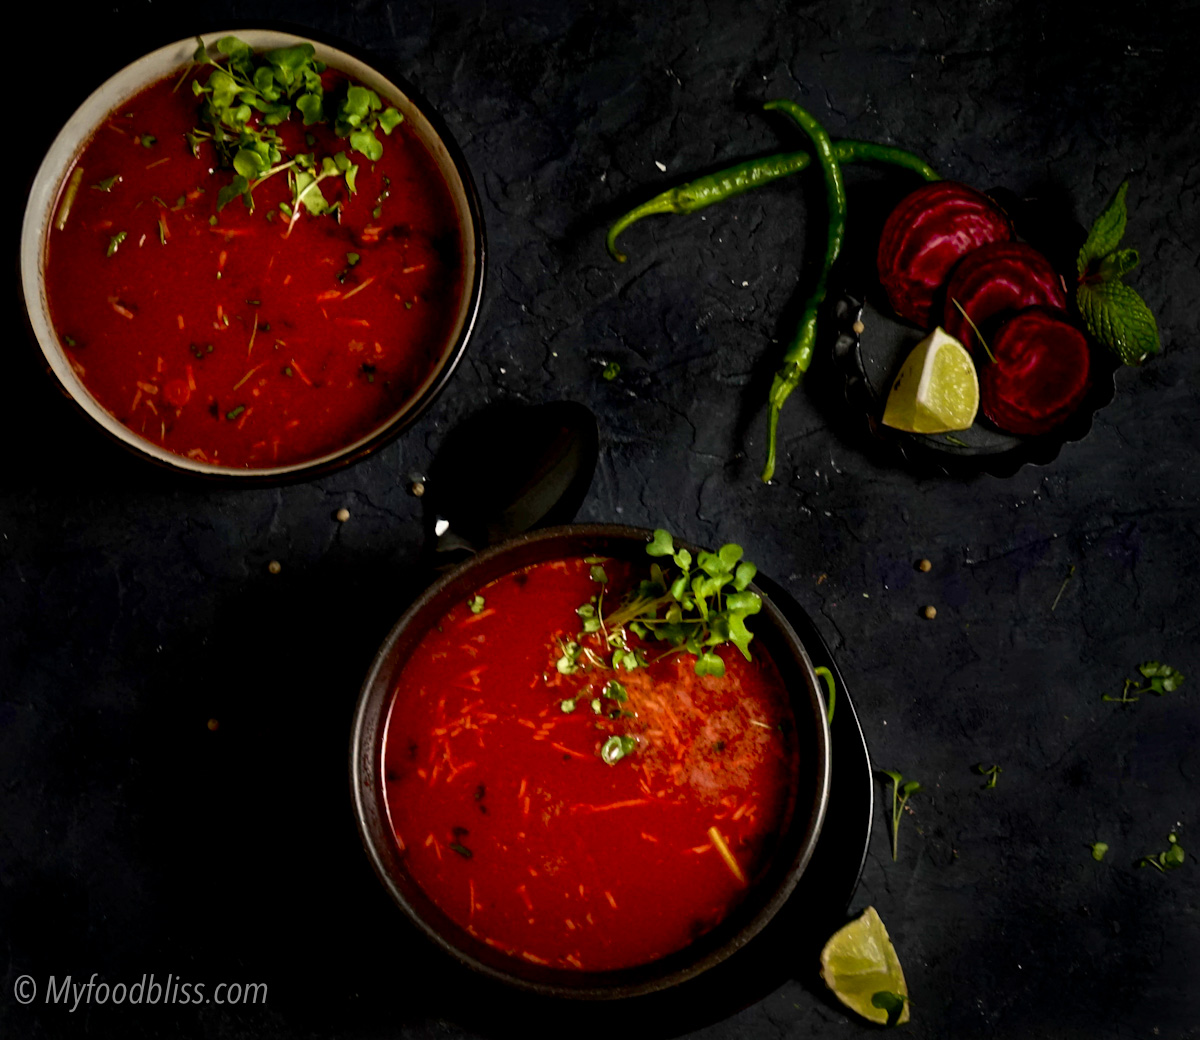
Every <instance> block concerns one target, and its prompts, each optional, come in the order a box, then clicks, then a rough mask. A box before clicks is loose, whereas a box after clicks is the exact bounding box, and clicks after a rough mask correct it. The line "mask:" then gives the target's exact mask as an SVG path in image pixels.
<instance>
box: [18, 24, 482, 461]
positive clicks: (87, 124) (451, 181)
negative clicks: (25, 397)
mask: <svg viewBox="0 0 1200 1040" xmlns="http://www.w3.org/2000/svg"><path fill="white" fill-rule="evenodd" d="M226 35H229V34H228V33H209V34H206V35H205V36H204V40H205V42H207V43H212V42H213V41H215V40H218V39H220V38H221V37H222V36H226ZM235 35H237V36H238V37H239V38H241V39H242V40H245V41H246V42H247V43H248V44H249V45H250V46H251V47H253V48H254V49H255V50H266V49H270V48H273V47H287V46H291V45H293V44H297V43H302V42H311V43H312V44H313V46H314V47H315V48H316V56H317V58H319V59H320V60H321V61H324V62H325V63H326V64H328V65H329V66H330V67H332V68H335V69H339V70H341V71H342V72H345V73H347V74H349V75H350V76H352V77H353V78H354V79H356V80H358V81H359V82H360V83H363V84H365V85H366V86H368V87H370V88H371V89H372V90H374V91H375V92H376V93H378V94H379V96H380V97H381V98H383V99H384V101H385V102H387V103H388V104H390V105H393V106H394V107H396V108H398V109H399V110H400V111H401V112H402V113H403V115H404V119H405V123H406V125H407V126H409V127H410V128H411V129H412V131H413V132H414V133H415V134H416V136H417V137H418V138H419V139H420V141H421V143H422V144H423V145H424V146H425V148H426V149H427V150H428V152H429V154H430V155H431V156H432V158H433V161H434V163H435V165H436V166H437V168H438V170H439V172H440V173H441V175H442V178H443V180H444V181H445V183H446V186H447V187H448V189H449V191H450V195H451V198H452V200H453V203H454V208H455V212H456V214H457V217H458V225H459V233H460V238H461V248H462V256H463V270H462V288H461V291H460V293H459V299H458V301H457V303H456V304H455V307H456V311H455V314H454V321H453V323H452V327H451V331H450V333H449V334H448V336H447V338H446V341H445V343H444V344H443V345H442V349H441V353H440V355H439V357H438V359H437V363H436V365H435V366H434V368H433V369H432V371H430V372H429V373H428V375H427V376H426V378H425V379H424V381H423V382H422V383H421V385H420V386H418V387H417V388H416V389H415V390H414V392H413V393H412V395H411V396H410V397H409V398H408V400H406V401H403V402H401V403H400V404H399V405H398V407H397V408H396V410H395V411H394V412H393V413H392V414H391V415H390V416H388V417H387V418H386V419H385V420H383V421H382V422H381V423H380V424H379V425H378V426H376V427H375V428H374V429H372V430H370V431H368V432H367V433H366V434H364V435H362V436H361V437H359V438H358V439H356V440H354V441H353V442H350V443H346V444H341V445H338V446H337V447H336V448H334V449H332V450H330V451H329V452H327V453H326V454H324V455H321V456H319V457H317V458H312V459H306V460H304V461H301V462H296V463H292V464H290V465H287V466H273V467H255V468H241V467H232V466H220V465H214V464H212V463H207V462H199V461H197V460H195V459H189V458H186V457H184V456H182V455H176V454H175V453H174V452H170V451H167V450H166V449H165V448H163V447H161V446H159V445H157V444H154V443H152V442H151V441H148V440H145V439H144V438H142V437H140V436H138V434H137V433H135V432H134V431H133V430H131V429H130V428H129V427H127V426H125V425H124V424H123V423H120V422H118V421H117V419H116V418H114V417H113V415H111V414H110V413H109V412H108V411H107V410H106V409H105V408H104V407H103V406H102V405H101V404H100V403H99V402H98V401H97V400H96V399H95V398H94V397H93V396H92V394H91V393H90V392H89V391H88V389H87V387H86V386H84V384H83V382H82V380H81V379H80V378H79V376H78V375H77V374H76V372H75V370H74V369H73V368H72V365H71V360H70V358H69V357H68V355H67V353H66V351H65V350H64V349H63V345H62V343H60V342H59V338H58V334H57V333H56V332H55V329H54V325H53V323H52V321H51V319H50V309H49V305H48V303H47V299H46V290H45V281H44V268H45V262H46V245H47V240H48V236H49V233H50V228H51V224H52V219H53V213H54V209H55V206H56V205H57V200H58V195H59V189H60V186H61V185H62V183H63V179H64V178H65V176H66V175H67V172H68V171H69V170H70V169H71V166H72V164H73V163H74V161H75V157H76V156H77V155H78V154H79V152H80V151H81V150H82V149H83V147H84V146H85V145H86V144H87V142H88V140H89V139H90V138H91V136H92V133H93V132H94V131H95V129H96V128H97V127H98V126H99V125H100V124H101V123H102V122H103V121H104V119H105V118H106V117H107V116H108V114H109V113H110V112H112V111H113V109H115V108H117V107H119V106H120V105H122V104H124V103H125V102H126V101H127V100H128V99H129V98H130V97H131V96H133V95H134V94H136V93H137V92H138V91H139V90H141V89H142V88H144V87H147V86H149V85H150V84H152V83H155V82H157V81H158V80H160V79H162V78H163V77H164V76H168V75H171V74H173V73H177V72H178V70H179V69H181V68H183V67H184V66H186V65H187V64H188V63H189V62H190V61H191V58H192V53H193V52H194V51H195V49H196V39H195V38H192V39H188V40H180V41H179V42H177V43H172V44H169V45H168V46H166V47H160V48H159V49H158V50H156V51H152V52H151V53H149V54H147V55H144V56H143V57H141V58H139V59H138V60H137V61H135V62H133V63H132V64H130V65H127V66H125V68H123V69H121V71H120V72H118V73H116V74H115V75H113V76H111V77H110V78H109V79H108V80H106V81H105V82H104V83H103V84H101V85H100V86H99V87H97V88H96V90H95V91H93V92H92V94H91V95H90V96H89V97H88V98H87V100H86V101H84V102H83V104H82V105H80V106H79V108H78V109H77V110H76V111H75V114H74V115H72V116H71V118H70V119H69V120H68V121H67V123H66V125H65V126H64V127H63V128H62V130H61V131H60V132H59V134H58V136H57V137H56V138H55V139H54V143H53V144H52V145H51V146H50V150H49V151H48V152H47V153H46V157H45V159H43V160H42V164H41V166H40V167H39V169H38V172H37V174H36V175H35V177H34V181H33V187H32V190H31V191H30V193H29V199H28V202H27V203H26V206H25V218H24V223H23V224H22V228H21V252H20V269H21V287H22V290H23V292H24V296H25V309H26V314H27V317H28V322H29V326H30V329H31V331H32V334H33V337H34V339H35V340H36V341H37V344H38V346H39V347H40V348H41V353H42V360H43V362H44V364H45V368H46V371H47V372H48V373H49V374H50V376H51V377H52V378H53V379H54V380H55V381H56V382H57V384H58V386H59V388H60V389H61V390H62V392H63V394H64V395H65V396H66V397H68V398H69V399H70V400H71V401H72V403H74V404H75V405H76V406H77V407H78V408H79V410H80V411H81V412H83V414H84V415H86V416H87V417H88V418H89V419H90V420H91V421H92V422H93V424H94V425H95V427H96V428H97V429H98V430H99V431H101V432H103V433H105V434H107V435H108V436H109V437H111V438H112V439H113V440H116V441H117V442H119V443H120V444H122V445H123V446H124V447H126V448H128V449H130V450H131V451H132V452H133V453H134V454H135V455H138V456H140V457H141V458H144V459H148V460H150V461H152V462H156V463H158V464H160V465H162V466H165V467H166V468H168V469H171V470H174V471H176V472H179V473H189V474H194V475H197V476H203V477H210V478H213V477H216V478H220V479H222V480H224V481H226V482H229V483H236V484H241V485H254V484H279V483H286V482H288V481H294V480H300V479H305V478H308V477H312V476H314V475H316V474H318V473H322V472H326V471H328V470H332V469H336V468H338V467H340V466H344V465H346V464H348V463H350V462H353V461H354V460H356V459H360V458H362V457H363V456H364V455H368V454H370V453H371V452H373V451H375V450H377V449H378V448H380V447H382V446H383V445H384V444H387V443H388V442H389V441H391V440H392V439H393V438H395V437H396V436H397V435H398V434H399V433H400V432H401V431H402V430H404V429H405V428H406V427H407V426H409V425H411V424H412V423H413V422H414V421H415V420H416V419H417V417H418V416H419V415H420V414H421V413H422V412H423V411H424V410H425V409H426V408H428V407H429V405H430V404H431V403H432V402H433V400H434V398H435V397H436V396H437V395H438V393H440V391H441V390H442V388H443V387H444V386H445V385H446V383H447V382H448V381H449V379H450V376H451V375H452V373H453V372H454V369H455V367H456V366H457V365H458V362H459V360H460V359H461V357H462V355H463V352H464V351H465V350H466V347H467V340H468V338H469V337H470V335H471V331H472V329H473V328H474V326H475V320H476V317H477V315H478V313H479V304H480V300H481V298H482V296H483V271H484V257H485V247H484V237H483V214H482V210H481V208H480V205H479V196H478V194H477V192H476V190H475V184H474V182H473V181H472V179H471V172H470V170H469V169H468V168H467V163H466V160H465V159H464V158H463V156H462V154H461V152H459V150H458V148H457V146H456V145H455V143H454V141H453V139H452V138H451V137H450V134H449V132H448V131H447V130H446V128H445V127H444V126H443V125H442V123H441V121H440V120H439V119H438V118H437V116H436V115H435V114H434V112H433V110H432V108H431V107H430V105H429V104H428V102H426V101H425V100H424V99H423V98H421V97H420V95H418V94H417V93H416V92H415V91H414V90H413V89H412V88H411V87H410V86H408V85H407V84H405V83H403V82H399V81H394V80H392V79H389V78H387V77H386V76H384V75H383V74H382V73H381V72H379V71H378V70H376V69H375V68H373V67H372V66H371V65H370V64H368V63H367V62H365V61H363V60H362V59H361V58H358V57H356V56H355V55H353V54H351V53H349V52H347V51H345V50H342V49H340V48H338V47H334V46H332V45H330V44H327V43H323V42H321V41H320V40H319V39H310V38H309V37H300V36H296V35H293V34H291V33H287V32H281V31H277V30H273V29H239V30H238V31H237V32H236V33H235Z"/></svg>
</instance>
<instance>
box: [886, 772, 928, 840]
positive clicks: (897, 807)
mask: <svg viewBox="0 0 1200 1040" xmlns="http://www.w3.org/2000/svg"><path fill="white" fill-rule="evenodd" d="M879 772H880V773H882V774H883V775H884V776H886V777H887V778H888V779H889V780H891V781H892V862H893V863H894V862H895V861H896V860H897V858H898V857H899V853H900V844H899V842H900V814H901V813H902V812H904V807H905V805H907V804H908V800H909V798H911V797H912V796H913V795H914V794H916V793H917V792H918V791H919V790H921V785H920V784H919V783H917V781H916V780H908V781H905V779H904V777H903V776H901V775H900V774H899V773H897V772H895V771H894V770H892V769H881V770H879Z"/></svg>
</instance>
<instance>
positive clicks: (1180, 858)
mask: <svg viewBox="0 0 1200 1040" xmlns="http://www.w3.org/2000/svg"><path fill="white" fill-rule="evenodd" d="M1186 862H1187V856H1186V855H1185V853H1184V851H1183V846H1182V845H1180V844H1179V836H1178V835H1177V834H1175V832H1174V831H1172V832H1171V833H1170V834H1168V835H1167V849H1166V851H1165V852H1160V853H1159V854H1158V855H1157V856H1143V857H1142V858H1141V859H1139V860H1138V861H1137V862H1136V863H1135V864H1134V866H1135V867H1153V868H1154V869H1155V870H1157V871H1159V872H1160V873H1166V872H1167V871H1168V870H1174V869H1175V868H1176V867H1182V866H1183V865H1184V863H1186Z"/></svg>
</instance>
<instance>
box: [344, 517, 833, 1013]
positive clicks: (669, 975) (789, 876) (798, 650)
mask: <svg viewBox="0 0 1200 1040" xmlns="http://www.w3.org/2000/svg"><path fill="white" fill-rule="evenodd" d="M652 537H653V532H652V531H651V530H649V529H648V528H641V527H633V526H626V525H621V524H591V523H588V524H568V525H563V526H558V527H549V528H543V529H541V530H537V531H533V532H529V533H526V534H523V535H518V536H517V537H515V538H511V539H508V540H507V541H504V542H501V543H499V544H497V545H495V546H492V547H489V548H487V549H485V550H483V551H482V552H480V553H478V554H476V555H475V556H473V557H471V558H470V559H469V560H467V561H465V562H464V563H462V564H460V565H458V566H457V567H455V568H454V569H453V570H451V571H449V572H448V573H446V574H445V575H443V576H442V577H440V578H438V579H437V580H436V581H434V582H433V583H432V584H431V585H429V586H428V588H426V589H425V590H424V591H423V592H422V593H421V594H420V595H419V596H418V597H417V598H416V599H415V600H414V601H413V602H412V604H411V605H410V606H409V607H408V608H407V609H406V610H405V611H404V613H403V614H402V615H401V617H400V618H399V620H398V621H397V622H396V623H395V624H394V625H393V626H392V628H391V630H390V631H389V632H388V635H387V637H386V638H385V639H384V641H383V643H382V644H381V645H380V648H379V650H378V651H377V652H376V654H375V657H374V659H373V660H372V662H371V665H370V668H369V669H368V671H367V675H366V678H365V679H364V681H363V684H362V687H361V689H360V692H359V698H358V703H357V706H356V708H355V712H354V719H353V724H352V727H351V734H350V749H349V750H350V763H349V765H350V769H349V781H350V793H351V800H352V803H353V809H354V816H355V823H356V826H357V828H358V833H359V837H360V839H361V841H362V844H363V848H364V850H365V851H366V854H367V858H368V859H369V860H370V862H371V866H372V868H373V870H374V871H375V874H376V876H377V877H378V878H379V880H380V882H381V883H382V884H383V886H384V888H385V889H386V890H387V892H388V894H389V896H390V897H391V898H392V901H393V902H394V903H395V904H396V905H397V906H398V907H399V908H400V910H401V911H402V912H403V913H404V915H405V917H406V918H407V919H408V921H409V923H410V924H412V925H414V926H415V927H416V928H417V930H418V931H419V932H421V934H422V935H424V936H425V938H426V939H428V940H430V941H432V942H433V943H434V945H436V946H437V947H439V948H440V949H441V950H442V951H443V952H444V953H447V954H449V955H450V957H452V958H453V959H454V960H457V961H458V962H459V963H460V964H462V965H465V966H466V967H468V968H470V969H472V970H473V971H475V972H478V973H480V974H482V975H484V976H487V977H489V978H491V979H493V980H496V981H499V982H501V983H503V984H505V985H507V986H509V987H512V988H514V989H517V990H522V991H525V992H527V993H534V994H538V995H541V996H546V997H555V998H566V999H570V1000H620V999H626V998H631V997H641V996H645V995H648V994H651V993H657V992H661V991H663V990H666V989H670V988H672V987H674V986H677V985H679V984H681V983H684V982H687V981H688V980H690V979H693V978H695V977H696V976H698V975H700V974H701V973H703V972H704V971H707V970H708V969H709V968H712V967H715V966H716V965H718V964H720V963H721V962H722V961H725V960H726V959H728V958H729V957H730V956H732V955H733V954H734V953H736V952H737V951H738V950H739V949H741V948H742V947H743V946H745V945H746V944H747V943H748V942H750V941H751V940H752V939H753V938H754V937H755V936H756V935H758V933H759V932H761V931H762V930H763V929H764V928H766V926H767V925H768V924H769V923H770V922H771V920H772V919H773V918H774V917H775V915H776V914H777V913H778V912H779V911H780V910H781V909H782V908H783V906H784V904H785V903H786V902H787V901H788V899H789V897H790V896H791V894H792V892H793V891H794V890H795V888H796V885H797V883H798V882H799V880H800V878H801V876H802V875H803V873H804V871H805V869H806V868H807V866H808V863H809V861H810V859H811V858H812V854H813V851H814V850H815V848H816V845H817V841H818V839H819V838H820V835H821V828H822V824H823V823H824V818H825V810H826V807H827V805H828V802H829V792H830V784H831V779H832V760H831V738H830V730H829V723H828V719H827V714H826V708H825V698H824V688H823V686H822V684H821V682H820V680H819V678H818V677H817V675H816V673H815V671H814V668H813V664H812V661H811V660H810V658H809V655H808V652H807V650H806V648H805V647H804V644H803V641H802V640H801V639H800V636H799V635H798V634H797V633H796V631H795V630H794V629H793V628H792V626H791V624H790V622H788V620H787V618H786V617H785V616H784V614H783V612H782V611H781V610H780V609H779V608H778V607H777V606H776V605H775V604H774V603H773V602H772V601H771V599H770V597H769V595H767V594H766V593H765V592H764V591H763V590H762V589H761V588H760V587H758V586H756V585H755V584H753V583H751V585H750V586H749V588H750V589H751V590H752V591H755V592H757V593H758V594H759V595H760V596H761V597H762V600H763V609H762V611H761V613H760V615H759V617H762V618H765V619H767V620H769V622H770V624H771V625H772V627H773V628H774V629H775V630H776V632H777V634H778V635H779V637H780V638H781V639H782V641H783V642H784V643H785V644H786V645H787V648H788V649H789V650H790V651H791V653H792V655H793V658H794V661H793V663H794V664H798V665H799V666H800V669H801V672H802V674H803V676H804V682H805V685H806V687H807V688H806V690H805V691H804V693H805V694H807V698H805V697H803V696H802V695H801V693H800V692H799V691H796V690H791V691H790V694H791V696H790V701H791V704H792V706H793V709H795V708H796V707H797V706H798V705H799V704H800V703H802V702H803V701H805V700H807V702H808V703H809V704H810V706H811V708H812V710H813V717H814V721H815V723H816V733H817V747H816V756H815V758H816V770H815V772H816V774H817V780H816V784H815V788H816V790H815V794H814V798H813V807H812V810H811V811H810V813H809V814H808V816H807V818H806V819H805V818H804V817H803V815H802V810H801V809H800V808H799V806H798V807H797V810H796V812H795V813H794V814H793V816H792V819H791V821H790V822H789V824H788V827H787V829H786V830H785V832H784V833H787V832H790V831H794V830H796V829H797V828H798V827H800V826H803V827H804V834H803V836H802V838H801V839H800V842H799V845H798V846H797V849H796V852H795V853H794V855H793V857H792V862H791V864H790V865H789V866H788V867H787V869H786V873H785V874H784V875H783V878H782V880H781V881H779V883H778V884H776V886H775V888H774V890H773V891H772V892H770V894H769V895H768V896H766V898H765V899H764V900H763V902H762V905H761V906H760V908H759V909H758V910H757V911H756V912H755V913H754V915H753V916H752V917H751V918H750V919H749V920H748V921H746V923H744V924H743V925H742V926H741V927H740V928H739V929H738V930H737V931H736V932H733V933H732V934H731V935H730V936H729V937H728V938H727V939H726V940H725V941H724V942H722V943H721V945H719V946H717V947H715V948H714V949H711V950H709V951H708V952H707V953H705V954H704V955H703V956H701V957H696V958H692V957H688V956H687V955H688V954H689V952H691V951H693V950H694V946H695V944H692V945H689V946H685V947H684V948H683V949H682V950H679V951H676V952H674V953H672V954H668V955H667V956H666V957H664V958H661V959H659V960H656V961H651V962H649V963H647V964H644V965H638V966H635V967H634V968H631V969H622V970H620V971H613V972H593V973H581V977H583V978H585V979H587V980H590V981H586V982H584V983H583V984H574V985H572V984H571V979H572V978H573V977H574V973H568V972H566V971H563V970H562V969H556V970H553V971H549V972H546V971H540V972H537V974H539V975H541V976H542V977H541V978H530V977H523V976H522V975H521V974H518V973H517V972H516V971H506V970H503V969H501V968H498V967H496V966H495V965H493V964H488V963H486V962H484V961H482V960H480V959H479V958H477V957H475V956H474V955H473V954H471V953H470V952H469V951H467V950H465V949H463V948H462V947H461V946H459V945H457V944H456V943H454V942H453V941H452V940H451V939H450V938H448V937H447V936H446V935H444V934H443V933H442V932H440V931H439V930H438V929H437V928H436V927H435V926H434V925H433V924H431V923H430V922H429V921H427V920H426V919H425V918H423V917H422V916H421V914H420V913H419V912H418V911H417V909H416V908H415V907H414V906H413V905H412V903H411V902H410V901H409V899H408V898H407V896H406V895H405V893H404V892H403V891H402V890H401V888H400V886H399V885H398V884H397V882H396V881H395V879H394V878H393V876H392V874H391V873H390V871H389V870H388V868H387V864H386V862H385V860H384V854H383V850H382V849H381V848H380V844H386V845H387V847H388V850H389V852H391V851H392V850H391V844H390V841H391V833H390V826H389V830H388V834H387V836H386V837H378V836H377V835H376V833H375V832H374V831H373V830H372V827H371V819H372V818H375V819H379V818H380V817H381V816H382V818H384V819H386V815H387V814H386V807H385V806H383V792H382V773H383V763H382V758H381V754H380V753H381V751H382V735H383V733H384V732H385V731H386V725H387V718H388V715H389V713H390V709H391V704H392V700H393V693H392V690H393V687H394V671H393V666H392V663H391V662H390V660H389V659H390V657H391V655H392V652H393V650H394V648H395V646H396V644H397V643H398V642H399V641H400V640H401V638H402V637H404V636H405V634H406V633H407V631H408V629H409V627H410V626H414V625H419V624H421V622H422V621H423V620H424V619H426V618H427V617H428V615H430V614H431V613H433V612H434V609H435V608H436V609H437V610H440V609H442V608H441V606H440V604H439V599H440V597H441V596H442V595H443V594H444V593H445V591H446V590H447V589H449V588H450V587H451V586H453V585H455V584H457V583H458V582H460V581H462V580H463V578H464V576H466V575H469V574H471V573H472V572H474V571H477V570H487V569H490V568H491V567H492V566H493V565H494V564H495V563H496V562H497V561H502V560H503V559H504V558H505V557H507V556H509V555H512V554H515V553H518V552H520V551H521V550H524V549H526V548H528V547H531V546H533V547H536V548H543V547H544V548H545V550H546V552H545V556H546V557H547V558H548V557H551V556H553V555H554V547H555V546H558V545H559V544H560V543H562V542H564V541H576V542H577V541H579V540H581V539H582V540H592V541H595V542H604V541H608V542H625V543H628V544H629V545H630V546H631V547H632V546H636V545H644V544H646V543H648V542H649V541H650V540H651V539H652ZM676 544H677V545H679V546H680V547H687V548H689V549H690V550H692V551H693V552H695V550H696V547H695V546H693V545H687V544H686V543H684V542H681V541H680V540H678V539H676ZM568 551H569V552H574V551H575V550H574V549H571V550H568ZM523 565H524V564H516V565H514V567H513V568H511V569H515V568H516V567H519V566H523ZM501 573H502V574H503V573H509V571H502V572H501ZM488 580H492V579H488ZM372 727H375V728H377V730H378V734H379V736H378V738H377V739H376V740H371V736H370V734H369V733H368V729H370V728H372ZM376 760H378V761H376ZM379 808H383V812H382V813H379V812H377V811H376V812H372V809H376V810H377V809H379ZM769 880H770V879H769V878H768V879H764V881H763V882H760V884H765V883H766V882H767V881H769ZM430 902H431V903H432V902H433V901H432V900H430ZM434 905H435V906H436V904H434ZM710 934H712V933H710ZM680 961H682V963H681V964H679V966H670V967H666V966H667V965H670V964H671V962H680ZM514 967H515V968H522V967H523V966H522V965H516V964H514ZM656 967H657V968H658V970H657V971H655V969H656ZM528 970H529V972H530V974H533V973H534V969H533V966H532V965H531V966H530V968H529V969H528ZM547 976H554V978H553V979H552V980H551V981H547V980H546V977H547ZM606 977H609V979H610V980H606ZM598 979H599V980H603V981H596V980H598Z"/></svg>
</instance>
